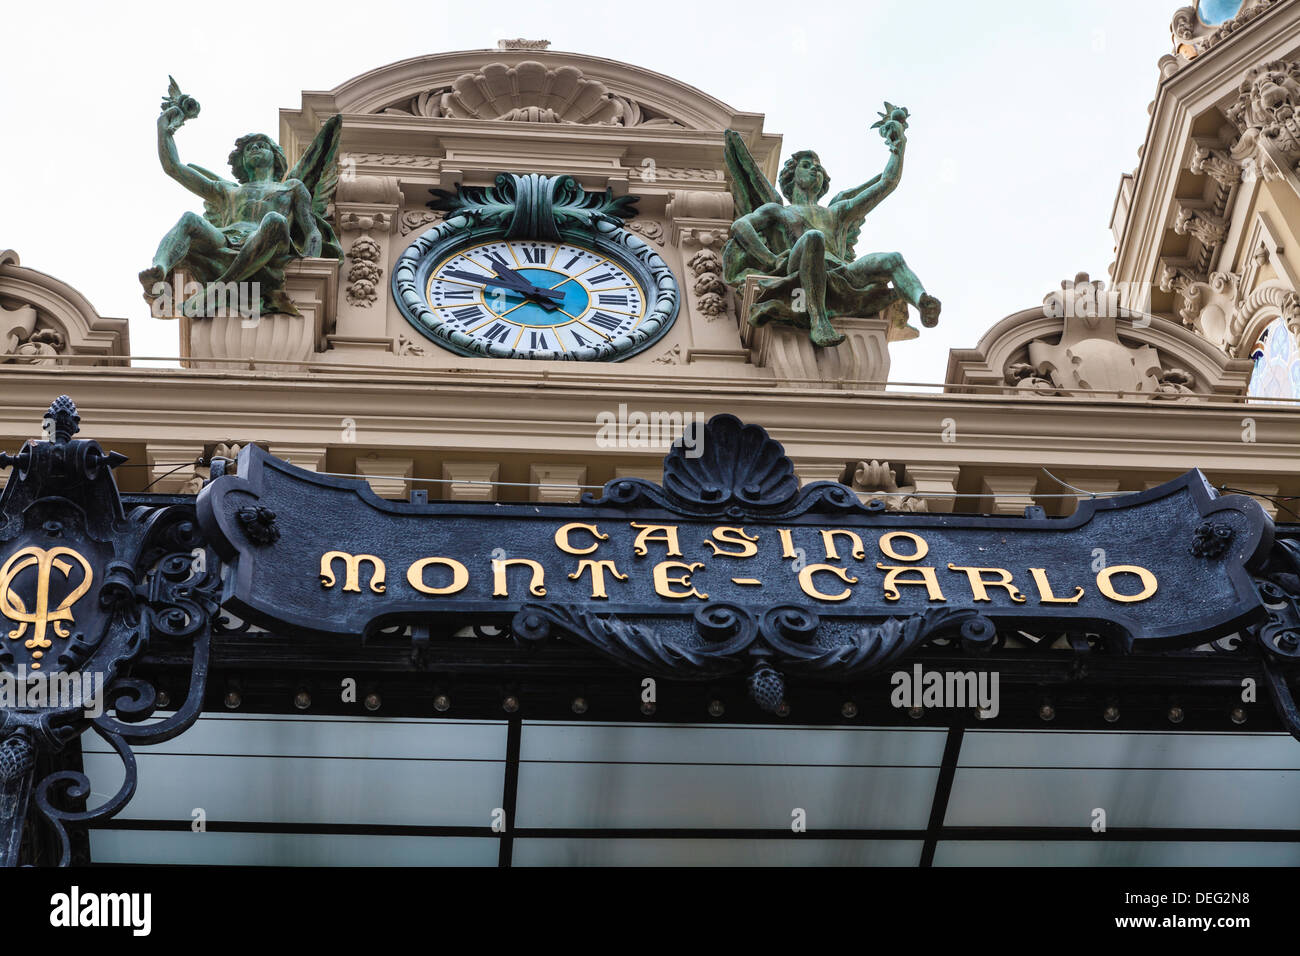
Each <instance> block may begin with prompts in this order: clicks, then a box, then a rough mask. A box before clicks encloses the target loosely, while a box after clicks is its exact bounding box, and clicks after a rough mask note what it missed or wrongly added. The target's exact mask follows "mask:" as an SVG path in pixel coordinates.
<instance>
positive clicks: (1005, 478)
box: [979, 474, 1038, 515]
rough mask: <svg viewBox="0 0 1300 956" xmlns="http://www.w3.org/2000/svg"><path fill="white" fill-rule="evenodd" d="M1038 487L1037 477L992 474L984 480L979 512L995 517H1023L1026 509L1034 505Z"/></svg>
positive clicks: (981, 488)
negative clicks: (1034, 496) (1035, 492)
mask: <svg viewBox="0 0 1300 956" xmlns="http://www.w3.org/2000/svg"><path fill="white" fill-rule="evenodd" d="M1037 487H1038V476H1037V475H1033V474H1031V475H1022V474H991V475H985V476H984V477H983V479H982V484H981V487H980V493H981V494H982V495H984V496H985V497H984V498H983V499H981V502H980V508H979V511H980V512H981V513H983V514H994V515H1023V514H1024V513H1025V508H1026V507H1028V506H1029V505H1032V504H1034V498H1033V494H1034V491H1035V490H1036V489H1037Z"/></svg>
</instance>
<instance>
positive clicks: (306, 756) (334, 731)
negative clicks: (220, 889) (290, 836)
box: [83, 715, 506, 826]
mask: <svg viewBox="0 0 1300 956" xmlns="http://www.w3.org/2000/svg"><path fill="white" fill-rule="evenodd" d="M505 737H506V727H505V724H504V723H489V722H463V721H431V720H411V719H385V718H330V717H311V718H309V717H296V716H294V717H259V716H231V715H207V716H204V717H203V718H202V719H201V720H199V721H198V723H196V724H195V726H194V727H193V728H191V729H190V730H189V731H187V732H186V733H184V734H182V735H181V736H179V737H177V738H176V739H175V740H172V741H169V742H167V743H163V744H159V745H157V746H150V747H140V748H139V749H138V750H137V751H136V757H137V760H138V761H139V786H138V788H137V791H136V794H135V797H134V798H133V799H132V800H131V802H130V803H129V804H128V805H127V807H126V809H125V810H123V812H122V813H121V814H120V815H119V817H118V819H123V820H130V819H136V820H159V821H185V822H186V824H187V825H188V822H189V821H190V820H191V819H192V814H193V811H194V809H195V808H202V809H203V810H204V811H205V813H206V815H207V819H208V820H209V821H215V820H221V821H225V822H234V821H239V822H256V823H309V824H327V823H346V824H372V825H373V824H384V825H392V824H402V825H409V826H487V825H489V824H490V822H491V813H492V809H493V808H494V807H498V806H500V805H501V794H502V790H503V786H504V779H505ZM83 746H84V748H85V757H84V761H85V766H86V772H87V774H88V775H89V776H90V778H91V780H92V781H93V782H94V786H95V794H96V796H95V798H92V799H94V800H96V802H102V799H103V797H104V796H106V795H108V794H111V793H113V792H114V790H115V788H116V786H117V784H118V783H120V781H121V779H122V768H121V762H120V761H119V760H118V759H117V757H116V755H115V754H113V753H112V752H111V751H109V750H108V748H107V747H106V745H105V744H104V742H103V741H102V740H100V739H99V738H98V737H94V736H93V735H89V734H88V735H87V736H86V737H85V738H83Z"/></svg>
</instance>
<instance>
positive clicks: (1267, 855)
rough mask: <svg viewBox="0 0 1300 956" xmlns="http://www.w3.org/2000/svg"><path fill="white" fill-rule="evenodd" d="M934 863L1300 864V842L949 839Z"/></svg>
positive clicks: (952, 864) (964, 864)
mask: <svg viewBox="0 0 1300 956" xmlns="http://www.w3.org/2000/svg"><path fill="white" fill-rule="evenodd" d="M934 865H935V866H1300V844H1295V843H1214V842H1195V841H1189V842H1182V841H1171V842H1147V843H1139V842H1131V843H1130V842H1122V843H1121V842H1117V841H1115V842H1105V843H1102V842H1100V841H1099V842H1095V843H1094V842H1072V841H1063V840H1039V841H1012V840H1008V841H1000V840H998V841H994V840H948V841H940V842H939V844H938V846H937V847H936V848H935V853H934ZM1225 915H1226V914H1225Z"/></svg>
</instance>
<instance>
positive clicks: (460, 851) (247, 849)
mask: <svg viewBox="0 0 1300 956" xmlns="http://www.w3.org/2000/svg"><path fill="white" fill-rule="evenodd" d="M90 852H91V858H92V859H93V860H95V862H97V863H154V864H157V863H162V864H197V865H205V864H206V865H213V864H216V865H232V866H496V865H497V859H498V853H499V844H498V841H496V840H494V839H480V838H476V837H409V836H400V837H399V836H360V835H352V834H346V835H341V834H322V833H190V832H188V831H187V832H184V833H177V832H155V831H146V830H93V831H91V834H90Z"/></svg>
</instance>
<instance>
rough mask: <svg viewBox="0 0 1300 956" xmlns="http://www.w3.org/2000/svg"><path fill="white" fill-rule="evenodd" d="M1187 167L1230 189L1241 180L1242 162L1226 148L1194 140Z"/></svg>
mask: <svg viewBox="0 0 1300 956" xmlns="http://www.w3.org/2000/svg"><path fill="white" fill-rule="evenodd" d="M1193 143H1194V145H1193V147H1192V156H1191V159H1190V160H1189V161H1188V163H1187V168H1188V169H1190V170H1191V171H1192V172H1194V173H1196V175H1198V176H1209V177H1210V178H1211V179H1213V180H1214V181H1215V182H1217V183H1218V184H1219V185H1220V186H1223V187H1224V188H1227V189H1230V188H1232V187H1233V186H1236V185H1237V184H1238V183H1240V182H1241V163H1240V162H1238V161H1237V160H1235V159H1233V158H1232V155H1231V154H1230V153H1229V152H1228V151H1227V150H1225V149H1219V148H1217V147H1215V146H1212V145H1208V144H1207V143H1205V142H1204V141H1202V140H1194V141H1193Z"/></svg>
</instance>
